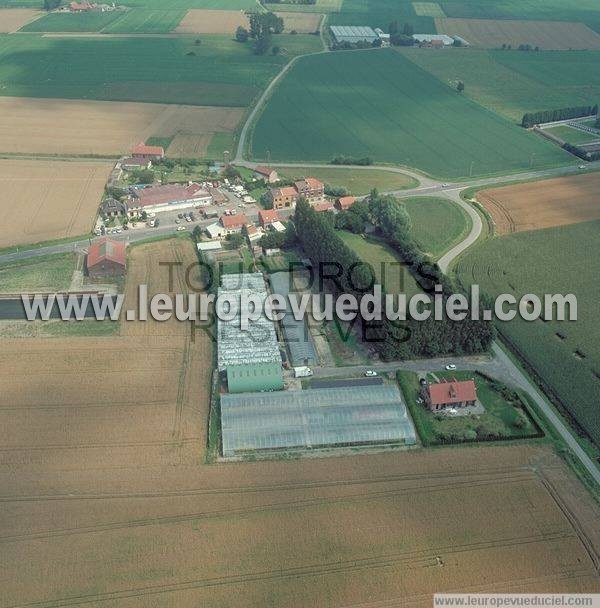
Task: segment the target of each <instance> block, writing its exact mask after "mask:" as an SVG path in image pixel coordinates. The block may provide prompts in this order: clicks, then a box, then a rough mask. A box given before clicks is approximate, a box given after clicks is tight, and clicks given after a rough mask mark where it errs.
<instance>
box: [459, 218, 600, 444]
mask: <svg viewBox="0 0 600 608" xmlns="http://www.w3.org/2000/svg"><path fill="white" fill-rule="evenodd" d="M599 230H600V221H595V222H585V223H581V224H574V225H571V226H564V227H560V228H550V229H546V230H538V231H535V232H522V233H518V234H513V235H509V236H503V237H500V238H495V239H493V240H491V241H488V242H486V243H484V244H482V245H481V246H479V247H477V248H475V249H474V250H472V251H471V252H469V253H467V254H466V256H465V257H464V259H462V260H461V262H460V263H459V265H458V269H457V271H458V274H459V277H460V278H461V280H462V282H463V283H464V284H466V285H469V284H472V283H478V284H480V285H481V288H482V289H483V290H486V291H487V292H488V293H490V294H492V295H498V294H500V293H512V294H513V295H515V296H516V297H517V298H519V297H521V296H522V295H525V294H528V293H533V294H537V295H538V296H542V295H543V294H545V293H549V294H556V293H561V294H568V293H573V294H575V295H576V296H577V300H578V305H577V309H578V320H577V321H576V322H575V321H548V322H544V321H541V320H538V321H530V322H527V321H523V320H521V319H515V320H513V321H510V322H505V323H500V324H499V328H500V330H501V331H502V333H503V334H505V335H506V337H507V338H508V339H509V341H510V342H511V343H512V344H513V345H514V347H515V348H516V349H517V350H518V351H519V352H520V353H521V354H522V356H523V357H524V358H525V359H527V361H528V362H529V363H530V365H531V366H532V367H533V368H534V369H535V371H536V372H537V373H538V375H539V376H540V377H541V378H542V379H543V381H544V383H545V384H546V385H547V386H549V387H550V388H551V390H552V391H553V392H554V393H555V394H556V395H557V396H558V397H559V399H560V400H561V401H562V403H563V404H564V405H565V407H566V408H567V409H568V410H569V412H570V413H571V414H572V416H573V417H574V418H575V419H576V420H577V421H578V422H579V424H580V425H581V426H582V427H583V428H585V429H586V430H587V432H588V433H589V434H590V436H591V437H592V438H593V439H594V441H595V442H596V444H597V445H600V418H599V417H598V395H599V394H600V343H599V342H598V339H597V335H598V332H597V327H598V320H597V319H596V316H595V312H596V311H597V309H598V301H600V284H599V283H598V273H599V272H600V262H599V260H600V242H599V241H598V231H599Z"/></svg>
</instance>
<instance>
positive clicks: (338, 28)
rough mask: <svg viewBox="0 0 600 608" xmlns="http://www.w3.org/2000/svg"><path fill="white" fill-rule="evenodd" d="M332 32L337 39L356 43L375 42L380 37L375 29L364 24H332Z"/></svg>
mask: <svg viewBox="0 0 600 608" xmlns="http://www.w3.org/2000/svg"><path fill="white" fill-rule="evenodd" d="M330 29H331V33H332V34H333V37H334V38H335V41H336V42H338V43H340V42H350V43H351V44H356V43H357V42H362V41H365V42H374V41H375V40H377V39H378V38H379V36H377V34H376V33H375V30H374V29H372V28H370V27H367V26H362V25H332V26H331V28H330Z"/></svg>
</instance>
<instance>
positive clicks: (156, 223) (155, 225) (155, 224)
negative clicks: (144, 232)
mask: <svg viewBox="0 0 600 608" xmlns="http://www.w3.org/2000/svg"><path fill="white" fill-rule="evenodd" d="M158 224H160V220H159V219H158V218H156V219H155V220H154V227H155V228H158Z"/></svg>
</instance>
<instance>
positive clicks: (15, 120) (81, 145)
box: [0, 97, 243, 156]
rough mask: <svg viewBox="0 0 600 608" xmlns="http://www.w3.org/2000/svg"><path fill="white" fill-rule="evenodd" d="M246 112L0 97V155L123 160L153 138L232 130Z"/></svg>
mask: <svg viewBox="0 0 600 608" xmlns="http://www.w3.org/2000/svg"><path fill="white" fill-rule="evenodd" d="M242 114H243V109H242V108H215V107H206V106H204V107H203V106H179V105H168V104H155V103H131V102H115V101H77V100H67V99H30V98H16V97H1V98H0V153H40V154H67V155H85V154H94V155H101V156H119V155H121V154H125V153H127V152H128V151H129V149H130V148H131V146H132V145H133V144H135V143H137V142H139V141H141V140H146V139H148V138H149V137H152V136H155V137H169V136H172V135H174V134H175V133H177V132H178V131H192V132H193V133H197V134H203V133H214V132H215V131H220V130H221V131H227V130H233V129H235V127H236V126H237V123H238V122H239V120H240V119H241V116H242Z"/></svg>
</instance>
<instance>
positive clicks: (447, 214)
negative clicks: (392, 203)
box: [402, 196, 471, 259]
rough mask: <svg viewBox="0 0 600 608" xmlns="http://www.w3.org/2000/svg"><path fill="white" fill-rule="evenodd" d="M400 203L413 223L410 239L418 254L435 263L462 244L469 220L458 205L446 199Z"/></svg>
mask: <svg viewBox="0 0 600 608" xmlns="http://www.w3.org/2000/svg"><path fill="white" fill-rule="evenodd" d="M402 202H403V203H404V206H405V207H406V210H407V211H408V214H409V215H410V219H411V221H412V235H413V238H414V239H415V241H416V243H417V245H418V247H419V249H421V251H423V252H426V253H429V254H430V255H432V256H433V257H434V258H435V259H437V258H439V257H441V256H442V255H443V254H444V253H446V251H448V250H450V249H451V248H452V247H453V246H454V245H455V244H456V243H458V242H459V241H461V240H462V239H463V238H464V237H465V236H466V235H467V234H468V233H469V231H470V229H471V220H470V219H469V216H468V215H467V214H466V213H465V211H463V209H462V208H461V207H459V205H457V204H456V203H453V202H452V201H449V200H448V199H445V198H435V197H432V196H421V197H411V198H407V199H403V200H402Z"/></svg>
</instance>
